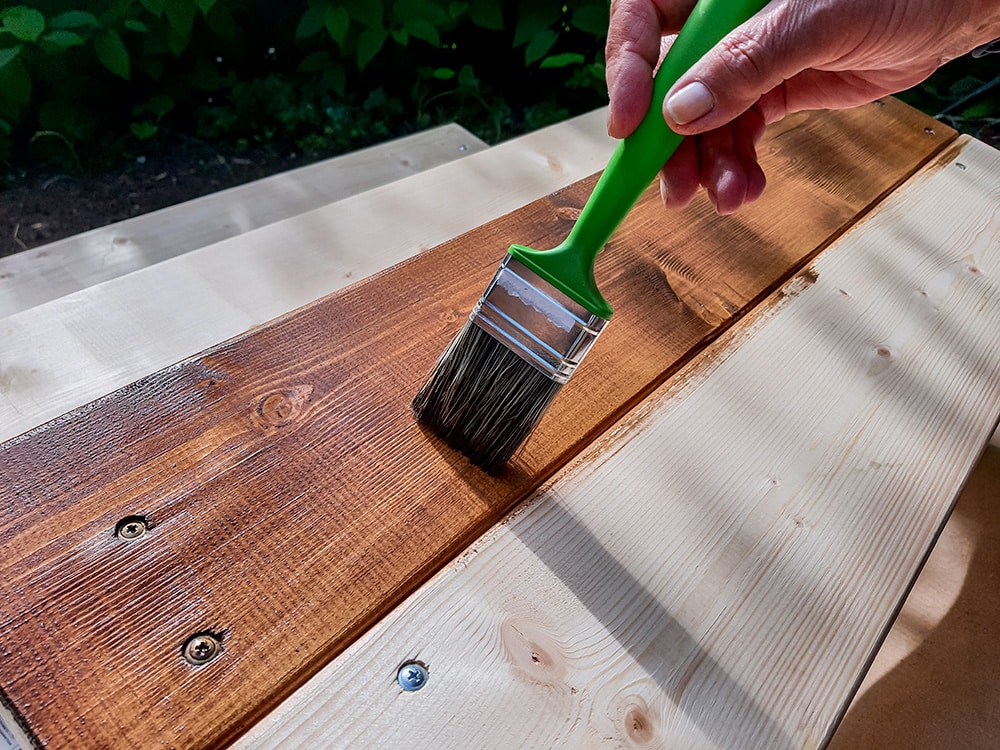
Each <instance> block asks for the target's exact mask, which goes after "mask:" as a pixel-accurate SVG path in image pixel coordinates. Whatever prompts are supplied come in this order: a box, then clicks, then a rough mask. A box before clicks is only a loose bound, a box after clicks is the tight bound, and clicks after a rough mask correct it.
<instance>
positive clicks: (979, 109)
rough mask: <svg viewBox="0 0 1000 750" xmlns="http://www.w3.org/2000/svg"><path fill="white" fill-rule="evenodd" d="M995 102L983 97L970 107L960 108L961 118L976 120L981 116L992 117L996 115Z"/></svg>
mask: <svg viewBox="0 0 1000 750" xmlns="http://www.w3.org/2000/svg"><path fill="white" fill-rule="evenodd" d="M996 106H997V105H996V103H995V102H992V101H990V100H989V99H985V100H983V101H981V102H979V103H978V104H973V105H972V106H971V107H966V108H965V109H964V110H962V119H964V120H978V119H980V118H983V117H994V116H995V115H996Z"/></svg>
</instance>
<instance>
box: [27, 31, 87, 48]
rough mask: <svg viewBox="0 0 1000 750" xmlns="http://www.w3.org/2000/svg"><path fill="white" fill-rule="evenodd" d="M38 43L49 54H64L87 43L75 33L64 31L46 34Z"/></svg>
mask: <svg viewBox="0 0 1000 750" xmlns="http://www.w3.org/2000/svg"><path fill="white" fill-rule="evenodd" d="M38 41H39V44H41V45H42V47H43V48H44V49H45V50H46V51H47V52H62V51H63V50H67V49H69V48H70V47H79V46H80V45H82V44H84V43H85V42H86V40H85V39H84V38H83V37H82V36H80V35H79V34H77V33H76V32H75V31H65V30H63V29H56V30H55V31H49V32H46V33H45V34H43V35H42V38H41V39H39V40H38Z"/></svg>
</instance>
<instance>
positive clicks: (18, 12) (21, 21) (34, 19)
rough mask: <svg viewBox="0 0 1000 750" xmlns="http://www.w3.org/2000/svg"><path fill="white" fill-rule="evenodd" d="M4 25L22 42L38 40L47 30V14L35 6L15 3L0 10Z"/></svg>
mask: <svg viewBox="0 0 1000 750" xmlns="http://www.w3.org/2000/svg"><path fill="white" fill-rule="evenodd" d="M0 18H2V19H3V27H4V28H5V29H7V31H9V32H10V33H11V34H13V35H14V37H15V38H16V39H20V40H21V41H22V42H36V41H38V37H40V36H41V35H42V32H43V31H45V16H43V15H42V14H41V13H39V12H38V11H37V10H35V9H34V8H29V7H27V6H25V5H15V6H14V7H12V8H7V10H4V11H0Z"/></svg>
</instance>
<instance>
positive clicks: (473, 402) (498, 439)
mask: <svg viewBox="0 0 1000 750" xmlns="http://www.w3.org/2000/svg"><path fill="white" fill-rule="evenodd" d="M560 388H562V384H561V383H558V382H556V381H554V380H552V379H551V378H549V377H547V376H546V375H545V374H544V373H542V372H541V371H540V370H538V369H537V368H535V367H533V366H532V365H531V364H529V363H528V362H527V361H525V360H524V359H523V358H521V357H520V356H518V355H517V354H516V353H514V352H513V351H511V349H510V348H509V347H508V346H507V345H505V344H503V343H501V342H500V341H497V339H495V338H494V337H493V336H491V335H490V334H488V333H487V332H486V331H484V330H483V329H482V328H480V327H479V326H478V325H476V324H475V323H473V322H472V321H471V320H470V321H468V322H467V323H466V324H465V326H464V327H463V328H462V330H461V331H459V333H458V335H457V336H456V337H455V339H454V340H453V341H452V342H451V345H450V346H449V347H448V348H447V349H446V350H445V352H444V354H442V355H441V358H440V359H439V360H438V363H437V365H436V366H435V368H434V371H433V372H432V373H431V375H430V377H429V378H428V380H427V383H425V384H424V387H423V388H421V389H420V391H419V392H418V393H417V395H416V397H415V398H414V399H413V404H412V408H413V413H414V414H415V415H416V417H417V419H418V420H419V421H420V422H421V423H422V424H425V425H427V426H428V427H430V428H431V429H432V430H433V431H434V432H435V433H437V434H438V435H439V436H440V437H441V438H443V439H444V440H445V441H446V442H447V443H448V445H450V446H451V447H452V448H454V449H455V450H458V451H461V452H462V453H464V454H465V455H466V456H467V457H468V458H469V460H470V461H472V463H474V464H476V465H477V466H479V467H480V468H482V469H484V470H485V471H487V472H488V473H490V474H496V473H498V472H499V471H500V470H501V469H502V468H503V466H504V464H506V463H507V461H508V460H510V458H511V456H513V455H514V452H515V451H516V450H517V449H518V447H519V446H520V445H521V443H522V442H524V440H525V438H527V437H528V435H529V434H531V431H532V430H533V429H534V428H535V425H537V424H538V421H539V420H540V419H541V418H542V415H543V414H544V413H545V410H546V409H547V408H548V407H549V404H551V403H552V400H553V399H554V398H555V397H556V395H557V394H558V393H559V389H560Z"/></svg>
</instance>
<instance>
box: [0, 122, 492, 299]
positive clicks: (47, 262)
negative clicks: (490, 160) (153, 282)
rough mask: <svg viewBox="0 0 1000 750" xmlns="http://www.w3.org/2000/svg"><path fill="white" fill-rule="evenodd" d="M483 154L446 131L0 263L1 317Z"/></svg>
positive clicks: (474, 141)
mask: <svg viewBox="0 0 1000 750" xmlns="http://www.w3.org/2000/svg"><path fill="white" fill-rule="evenodd" d="M486 148H487V146H486V144H485V143H483V142H482V141H481V140H479V139H478V138H476V137H475V136H474V135H472V133H470V132H469V131H467V130H466V129H465V128H463V127H461V126H460V125H456V124H454V123H452V124H450V125H442V126H440V127H437V128H432V129H430V130H427V131H424V132H421V133H415V134H413V135H410V136H407V137H405V138H398V139H396V140H393V141H389V142H387V143H382V144H378V145H376V146H372V147H369V148H366V149H361V150H358V151H354V152H352V153H350V154H345V155H343V156H338V157H334V158H332V159H325V160H323V161H321V162H317V163H315V164H309V165H306V166H304V167H300V168H298V169H293V170H289V171H287V172H283V173H281V174H277V175H272V176H270V177H266V178H263V179H260V180H255V181H253V182H250V183H247V184H245V185H239V186H237V187H233V188H229V189H227V190H220V191H218V192H215V193H211V194H209V195H206V196H202V197H200V198H196V199H194V200H190V201H186V202H185V203H181V204H178V205H175V206H168V207H167V208H163V209H160V210H159V211H152V212H150V213H148V214H143V215H142V216H136V217H134V218H131V219H126V220H124V221H120V222H116V223H114V224H110V225H108V226H105V227H100V228H98V229H94V230H91V231H89V232H84V233H82V234H78V235H75V236H73V237H67V238H66V239H62V240H58V241H56V242H50V243H48V244H47V245H44V246H42V247H37V248H32V249H31V250H26V251H24V252H20V253H17V254H15V255H11V256H8V257H5V258H0V318H2V317H6V316H8V315H13V314H14V313H16V312H20V311H21V310H26V309H28V308H31V307H35V306H37V305H40V304H43V303H45V302H48V301H50V300H53V299H56V298H57V297H62V296H64V295H66V294H71V293H72V292H75V291H78V290H80V289H85V288H87V287H89V286H92V285H94V284H97V283H100V282H102V281H107V280H108V279H114V278H117V277H119V276H123V275H125V274H127V273H131V272H132V271H136V270H138V269H140V268H146V267H147V266H150V265H152V264H154V263H159V262H160V261H163V260H166V259H168V258H173V257H175V256H177V255H181V254H183V253H186V252H188V251H189V250H195V249H197V248H199V247H204V246H205V245H211V244H214V243H216V242H220V241H222V240H224V239H227V238H229V237H235V236H237V235H240V234H243V233H244V232H248V231H250V230H252V229H256V228H258V227H262V226H265V225H267V224H271V223H273V222H275V221H280V220H282V219H287V218H288V217H291V216H297V215H299V214H302V213H305V212H307V211H312V210H313V209H316V208H320V207H321V206H324V205H326V204H328V203H332V202H334V201H338V200H342V199H343V198H346V197H348V196H351V195H356V194H357V193H360V192H363V191H365V190H371V189H372V188H375V187H378V186H379V185H384V184H386V183H388V182H393V181H395V180H398V179H402V178H403V177H407V176H409V175H413V174H416V173H418V172H422V171H423V170H425V169H430V168H431V167H435V166H438V165H440V164H444V163H447V162H450V161H454V160H455V159H458V158H460V157H462V156H466V155H468V154H472V153H476V152H478V151H482V150H484V149H486Z"/></svg>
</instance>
